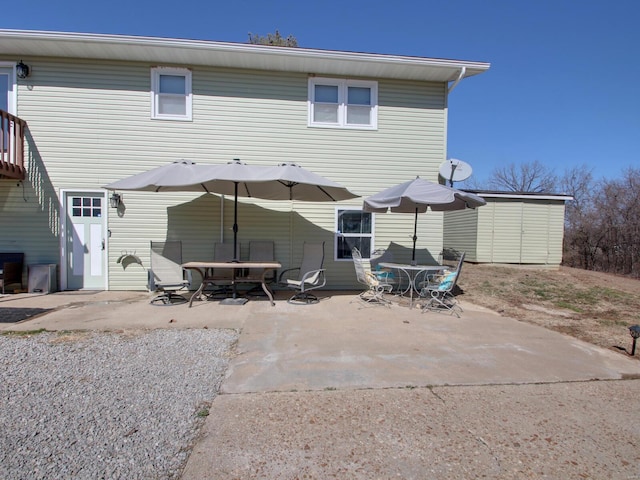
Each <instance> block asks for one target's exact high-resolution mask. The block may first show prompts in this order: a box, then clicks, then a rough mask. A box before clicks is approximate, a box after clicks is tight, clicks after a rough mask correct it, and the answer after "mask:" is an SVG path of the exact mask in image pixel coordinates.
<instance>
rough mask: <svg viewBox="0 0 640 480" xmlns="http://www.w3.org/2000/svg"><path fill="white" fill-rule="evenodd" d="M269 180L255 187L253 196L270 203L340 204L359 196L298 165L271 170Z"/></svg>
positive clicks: (290, 164)
mask: <svg viewBox="0 0 640 480" xmlns="http://www.w3.org/2000/svg"><path fill="white" fill-rule="evenodd" d="M266 177H267V178H268V179H269V180H268V181H267V182H261V183H257V184H255V185H252V192H253V194H254V195H255V196H256V197H258V198H263V199H266V200H302V201H305V202H337V201H340V200H350V199H352V198H357V197H359V195H356V194H355V193H353V192H351V191H349V190H348V189H347V188H346V187H344V186H343V185H341V184H339V183H337V182H334V181H333V180H329V179H328V178H325V177H323V176H321V175H318V174H316V173H313V172H311V171H309V170H306V169H304V168H302V167H301V166H300V165H297V164H295V163H281V164H280V165H278V166H275V167H268V171H267V172H266Z"/></svg>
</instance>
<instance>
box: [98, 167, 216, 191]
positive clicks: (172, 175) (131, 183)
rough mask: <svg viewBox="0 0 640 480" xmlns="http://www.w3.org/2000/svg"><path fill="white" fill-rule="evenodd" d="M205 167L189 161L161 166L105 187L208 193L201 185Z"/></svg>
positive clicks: (111, 188)
mask: <svg viewBox="0 0 640 480" xmlns="http://www.w3.org/2000/svg"><path fill="white" fill-rule="evenodd" d="M206 172H207V165H197V164H196V163H194V162H192V161H190V160H180V161H177V162H173V163H169V164H166V165H162V166H160V167H156V168H153V169H151V170H147V171H145V172H141V173H137V174H135V175H132V176H130V177H126V178H123V179H122V180H118V181H116V182H113V183H110V184H109V185H105V187H104V188H106V189H107V190H136V191H140V192H207V193H208V192H209V190H208V189H207V187H206V186H205V185H204V184H203V183H202V179H203V178H204V175H205V174H206Z"/></svg>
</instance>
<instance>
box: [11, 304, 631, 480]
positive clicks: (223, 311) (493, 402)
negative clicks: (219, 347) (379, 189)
mask: <svg viewBox="0 0 640 480" xmlns="http://www.w3.org/2000/svg"><path fill="white" fill-rule="evenodd" d="M285 293H286V292H279V293H278V296H277V298H278V300H277V302H276V305H275V306H271V305H270V304H269V302H267V301H265V300H262V299H257V300H251V301H250V302H248V303H247V304H245V305H243V306H225V305H220V304H219V303H218V302H197V303H194V306H193V308H188V307H187V305H179V306H171V307H156V306H152V305H149V294H148V293H143V292H60V293H56V294H52V295H33V294H19V295H7V296H4V297H2V298H0V309H5V308H12V309H13V308H42V309H51V310H50V311H49V312H48V313H46V314H44V315H41V316H37V317H35V318H32V319H30V320H26V321H23V322H19V323H0V329H3V330H37V329H39V328H46V329H48V330H75V329H99V330H128V329H153V328H235V329H239V330H240V331H241V335H240V340H239V344H238V346H237V355H236V356H235V357H234V358H233V359H232V360H231V363H230V368H229V370H228V372H227V375H226V379H225V381H224V382H223V384H222V388H221V391H220V393H221V395H220V396H218V397H217V398H216V399H215V400H214V402H213V404H212V406H211V411H210V416H209V417H208V419H207V422H206V425H205V427H204V429H203V434H202V437H201V439H200V441H199V442H198V444H197V445H196V446H195V448H194V450H193V453H192V455H191V457H190V460H189V463H188V465H187V468H186V470H185V473H184V478H192V479H201V478H299V477H300V476H301V475H303V474H306V475H307V476H308V478H327V477H330V476H334V477H338V478H345V477H348V478H390V477H399V478H427V477H429V474H428V472H432V475H433V478H462V477H467V478H468V474H469V472H473V476H482V475H487V476H491V477H494V478H521V477H520V474H522V475H524V474H529V475H532V474H534V473H536V472H537V474H538V475H537V476H540V475H539V474H540V473H542V474H544V475H550V476H552V477H553V476H554V475H555V476H556V478H557V476H562V477H563V478H573V477H572V475H568V476H567V474H568V473H570V472H582V471H590V472H596V473H598V472H599V473H600V474H601V475H602V476H600V475H597V474H596V475H594V478H604V475H605V473H606V474H611V475H609V476H612V477H616V476H617V475H619V474H624V475H626V476H627V477H628V478H633V475H636V476H640V470H639V467H638V466H637V465H638V458H637V451H638V449H637V448H638V446H639V445H640V428H638V427H637V426H634V423H633V422H627V421H626V420H625V419H626V418H629V417H631V418H637V416H638V414H640V407H639V402H638V401H637V397H638V393H640V380H638V379H640V361H638V360H637V358H632V357H629V356H628V355H625V354H622V353H620V352H615V351H613V350H607V349H602V348H599V347H596V346H593V345H590V344H587V343H585V342H582V341H579V340H576V339H574V338H572V337H569V336H566V335H562V334H559V333H556V332H552V331H550V330H546V329H544V328H541V327H537V326H533V325H530V324H527V323H523V322H519V321H517V320H514V319H511V318H505V317H501V316H499V315H497V314H495V313H493V312H490V311H488V310H485V309H481V308H477V307H474V306H473V305H469V304H465V303H464V302H463V306H464V309H465V312H464V314H463V315H462V317H461V318H456V317H452V316H449V315H442V314H438V313H432V312H428V313H422V312H421V311H420V310H419V309H417V308H413V309H409V308H407V307H405V306H401V305H397V304H394V305H392V306H391V307H384V306H376V305H365V304H363V303H362V302H360V301H358V300H357V296H356V295H355V294H353V293H348V292H324V296H323V298H322V300H321V302H320V303H319V304H316V305H305V306H299V305H290V304H288V303H287V302H286V301H285V298H286V297H285V296H284V295H285ZM0 311H1V310H0ZM596 380H597V381H596ZM612 398H613V399H615V401H612ZM585 425H586V427H585ZM636 425H637V424H636ZM543 435H546V437H542V436H543ZM539 438H540V439H542V438H547V439H552V440H546V441H540V442H538V441H537V440H538V439H539ZM607 439H608V440H607ZM614 440H616V441H614ZM524 445H527V448H526V449H524ZM634 452H635V453H634ZM627 456H629V457H630V458H627ZM634 456H635V457H636V458H635V460H633V457H634ZM567 458H575V460H574V461H576V462H578V463H579V465H580V467H579V468H577V467H576V466H575V465H572V464H571V463H565V460H566V459H567ZM523 459H524V460H523ZM629 462H630V463H629ZM465 472H466V473H465ZM518 472H520V474H518ZM576 478H577V476H576ZM618 478H619V477H618Z"/></svg>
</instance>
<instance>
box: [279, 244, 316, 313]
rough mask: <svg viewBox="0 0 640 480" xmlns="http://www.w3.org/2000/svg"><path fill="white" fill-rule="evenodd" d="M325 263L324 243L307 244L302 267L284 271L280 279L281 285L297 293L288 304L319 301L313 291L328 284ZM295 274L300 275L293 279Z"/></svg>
mask: <svg viewBox="0 0 640 480" xmlns="http://www.w3.org/2000/svg"><path fill="white" fill-rule="evenodd" d="M323 263H324V242H314V243H311V242H305V243H304V245H303V247H302V262H301V264H300V266H299V267H295V268H288V269H286V270H283V271H282V273H281V274H280V277H279V279H278V283H279V284H280V285H282V286H283V287H287V288H290V289H292V290H295V291H296V293H295V294H294V295H293V296H292V297H291V298H290V299H289V300H288V301H287V302H288V303H302V304H311V303H317V302H318V301H319V300H318V297H316V296H315V295H314V294H313V293H311V290H316V289H318V288H322V287H324V286H325V285H326V283H327V279H326V277H325V271H324V269H323V268H322V265H323ZM294 272H298V275H297V276H296V277H295V278H291V277H293V276H294V275H293V273H294Z"/></svg>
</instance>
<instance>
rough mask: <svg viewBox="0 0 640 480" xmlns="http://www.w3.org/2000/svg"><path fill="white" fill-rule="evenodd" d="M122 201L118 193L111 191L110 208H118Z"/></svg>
mask: <svg viewBox="0 0 640 480" xmlns="http://www.w3.org/2000/svg"><path fill="white" fill-rule="evenodd" d="M121 203H122V196H121V195H120V194H119V193H116V192H113V193H112V194H111V196H110V197H109V205H111V208H118V207H119V206H120V204H121Z"/></svg>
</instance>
